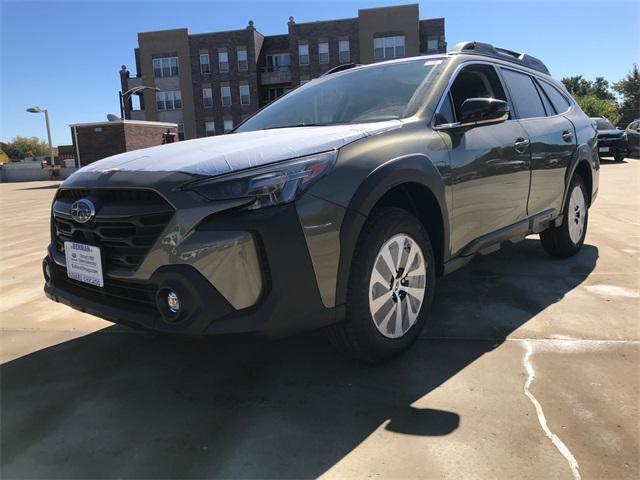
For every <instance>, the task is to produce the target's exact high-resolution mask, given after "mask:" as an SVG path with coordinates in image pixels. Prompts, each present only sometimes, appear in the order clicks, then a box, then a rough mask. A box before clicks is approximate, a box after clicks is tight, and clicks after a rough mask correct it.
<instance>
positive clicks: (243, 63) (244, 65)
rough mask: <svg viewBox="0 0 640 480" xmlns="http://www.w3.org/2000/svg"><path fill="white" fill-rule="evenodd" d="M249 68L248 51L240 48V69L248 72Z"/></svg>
mask: <svg viewBox="0 0 640 480" xmlns="http://www.w3.org/2000/svg"><path fill="white" fill-rule="evenodd" d="M247 70H249V61H248V60H247V51H246V50H238V71H239V72H246V71H247Z"/></svg>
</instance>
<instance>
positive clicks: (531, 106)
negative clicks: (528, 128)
mask: <svg viewBox="0 0 640 480" xmlns="http://www.w3.org/2000/svg"><path fill="white" fill-rule="evenodd" d="M500 70H501V71H502V76H503V78H504V81H505V83H506V84H507V88H508V90H509V93H510V94H511V101H512V102H513V104H514V106H515V107H516V112H517V113H518V117H519V118H534V117H544V116H546V113H545V111H544V107H543V105H542V100H541V99H540V95H539V94H538V90H537V89H536V86H535V85H534V83H533V79H532V78H531V77H530V76H529V75H527V74H524V73H520V72H516V71H514V70H509V69H506V68H501V69H500Z"/></svg>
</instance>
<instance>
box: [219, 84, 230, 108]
mask: <svg viewBox="0 0 640 480" xmlns="http://www.w3.org/2000/svg"><path fill="white" fill-rule="evenodd" d="M220 97H221V98H222V106H223V107H228V106H230V105H231V87H220Z"/></svg>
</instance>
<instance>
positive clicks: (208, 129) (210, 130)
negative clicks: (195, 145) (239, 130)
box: [204, 122, 216, 137]
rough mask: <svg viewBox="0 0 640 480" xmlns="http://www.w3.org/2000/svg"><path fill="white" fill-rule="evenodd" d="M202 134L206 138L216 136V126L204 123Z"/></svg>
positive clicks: (212, 123) (211, 123)
mask: <svg viewBox="0 0 640 480" xmlns="http://www.w3.org/2000/svg"><path fill="white" fill-rule="evenodd" d="M204 134H205V135H206V136H207V137H212V136H213V135H215V134H216V125H215V123H214V122H204Z"/></svg>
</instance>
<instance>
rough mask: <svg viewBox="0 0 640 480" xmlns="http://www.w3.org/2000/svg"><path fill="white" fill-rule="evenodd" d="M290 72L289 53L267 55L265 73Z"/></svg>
mask: <svg viewBox="0 0 640 480" xmlns="http://www.w3.org/2000/svg"><path fill="white" fill-rule="evenodd" d="M289 70H291V54H290V53H272V54H269V55H267V67H266V71H267V72H288V71H289Z"/></svg>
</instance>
